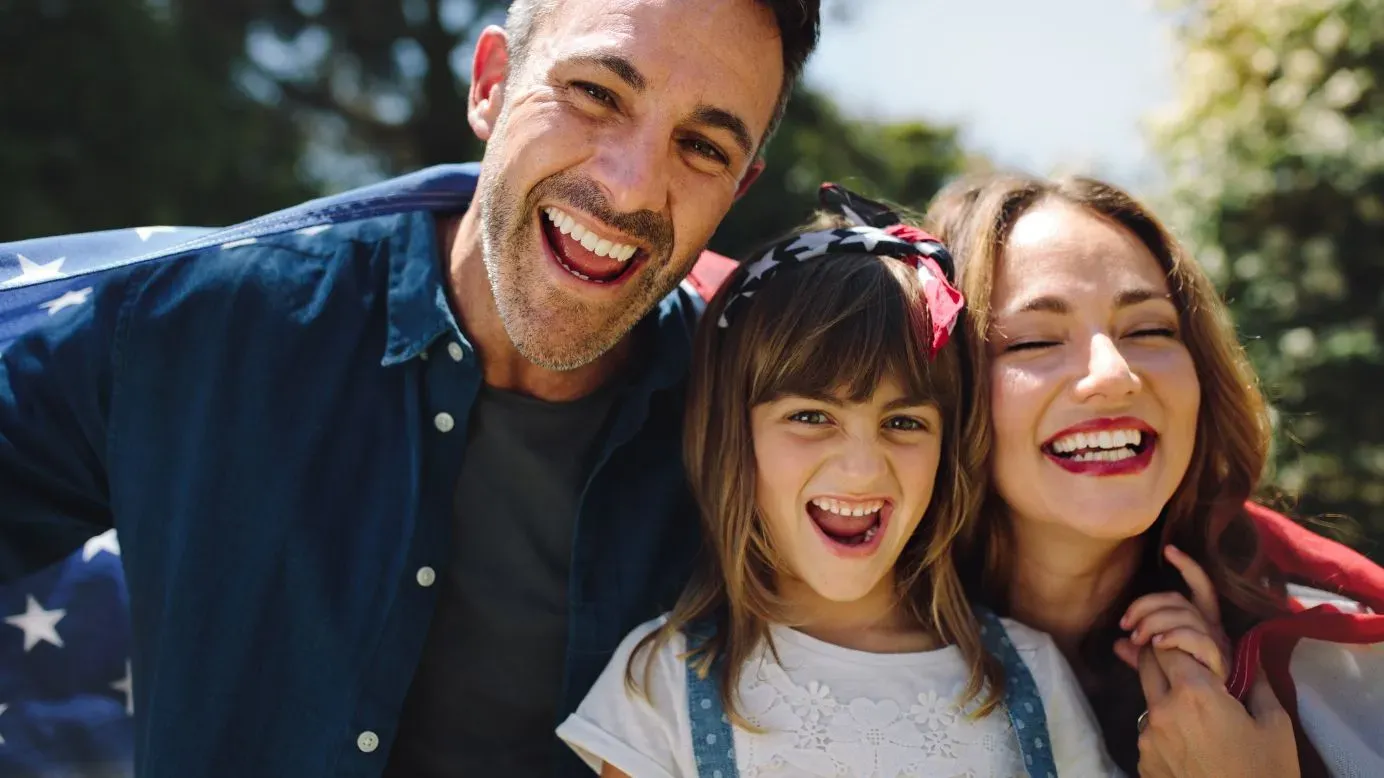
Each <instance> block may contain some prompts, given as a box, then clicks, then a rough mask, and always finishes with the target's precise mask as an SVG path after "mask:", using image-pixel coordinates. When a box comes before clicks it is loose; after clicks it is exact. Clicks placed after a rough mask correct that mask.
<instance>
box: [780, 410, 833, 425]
mask: <svg viewBox="0 0 1384 778" xmlns="http://www.w3.org/2000/svg"><path fill="white" fill-rule="evenodd" d="M788 420H789V421H796V422H799V423H801V424H826V423H827V422H828V421H829V419H828V418H827V415H826V414H825V413H822V412H821V411H798V412H797V413H794V414H792V415H791V416H789V417H788Z"/></svg>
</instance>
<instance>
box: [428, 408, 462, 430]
mask: <svg viewBox="0 0 1384 778" xmlns="http://www.w3.org/2000/svg"><path fill="white" fill-rule="evenodd" d="M456 425H457V422H456V419H453V418H452V414H450V413H446V412H443V413H439V414H437V415H436V416H434V417H433V426H435V427H437V428H438V429H439V430H441V431H442V432H451V431H452V428H453V427H455V426H456Z"/></svg>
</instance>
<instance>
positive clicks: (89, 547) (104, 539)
mask: <svg viewBox="0 0 1384 778" xmlns="http://www.w3.org/2000/svg"><path fill="white" fill-rule="evenodd" d="M102 551H109V552H110V553H112V554H114V555H115V556H120V541H119V540H116V539H115V530H113V529H108V530H106V531H105V532H102V533H101V534H100V535H97V536H96V537H94V538H90V539H89V540H87V542H86V543H84V544H82V561H83V562H90V561H91V559H92V557H94V556H96V555H97V554H99V553H101V552H102Z"/></svg>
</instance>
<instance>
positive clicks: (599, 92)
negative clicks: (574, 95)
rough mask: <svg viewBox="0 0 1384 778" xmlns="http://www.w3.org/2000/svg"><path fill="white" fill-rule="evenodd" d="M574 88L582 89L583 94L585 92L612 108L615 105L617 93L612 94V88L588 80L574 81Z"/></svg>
mask: <svg viewBox="0 0 1384 778" xmlns="http://www.w3.org/2000/svg"><path fill="white" fill-rule="evenodd" d="M572 88H574V89H579V90H581V92H582V94H585V95H586V96H587V97H589V98H591V99H592V100H595V101H596V102H598V103H600V104H601V105H604V106H608V107H612V108H613V107H614V106H615V95H613V94H611V93H610V90H608V89H606V88H605V87H603V86H597V85H596V84H592V83H590V82H587V81H573V82H572Z"/></svg>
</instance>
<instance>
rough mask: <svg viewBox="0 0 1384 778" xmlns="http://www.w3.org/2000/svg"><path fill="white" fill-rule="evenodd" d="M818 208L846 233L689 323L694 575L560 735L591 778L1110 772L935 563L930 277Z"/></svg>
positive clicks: (951, 382)
mask: <svg viewBox="0 0 1384 778" xmlns="http://www.w3.org/2000/svg"><path fill="white" fill-rule="evenodd" d="M823 200H824V203H826V204H827V205H828V206H830V207H833V208H835V209H836V210H837V211H839V212H841V213H845V214H850V215H851V216H852V217H853V218H854V219H855V221H856V224H855V226H850V225H849V224H848V223H846V222H845V221H843V220H841V219H840V218H837V217H826V218H827V220H828V228H826V229H818V230H813V231H807V232H802V233H799V234H796V235H794V236H791V237H790V238H789V239H787V240H785V241H783V242H781V243H778V244H776V245H774V246H771V247H769V248H768V249H767V250H766V251H765V252H763V253H762V254H760V255H759V256H757V257H756V258H754V259H753V260H751V261H749V262H746V263H744V264H743V265H742V266H740V267H739V268H738V269H737V270H736V271H735V273H733V274H732V276H731V277H730V278H729V279H728V281H727V283H726V285H725V286H724V287H723V288H722V289H721V291H720V292H719V293H718V294H717V295H716V297H715V298H714V299H713V300H712V301H711V303H710V305H709V308H708V310H707V312H706V314H705V316H704V317H703V319H702V323H701V327H700V330H699V332H698V335H697V342H696V345H695V351H694V362H693V375H692V382H691V388H690V396H689V412H688V416H687V421H686V427H685V431H686V435H685V443H684V448H685V460H686V463H687V467H688V471H689V474H690V478H691V484H692V488H693V491H694V493H695V495H696V497H697V500H698V503H699V505H700V507H701V512H702V517H703V524H704V529H705V535H706V538H707V539H708V544H709V546H710V553H709V554H707V555H705V557H704V565H703V567H702V568H701V570H700V572H699V574H698V576H697V577H696V578H695V579H694V580H693V582H692V584H691V585H690V586H689V588H688V589H687V591H686V592H685V593H684V595H683V597H682V599H681V600H680V602H679V603H678V605H677V607H676V608H675V609H674V610H673V612H672V613H671V614H668V615H665V616H664V617H662V618H660V619H657V620H655V621H652V622H650V623H647V624H645V625H643V626H641V627H639V628H638V629H636V630H635V631H634V632H633V633H631V634H630V635H629V636H628V637H627V638H626V639H625V641H624V642H623V643H622V645H621V646H620V648H619V649H618V651H617V652H616V654H615V656H614V658H613V659H612V660H611V662H610V664H609V665H608V666H607V668H606V670H605V672H604V674H603V675H602V676H601V678H600V679H599V680H598V681H597V682H596V684H595V686H594V687H593V688H592V689H591V691H590V693H589V694H588V696H587V697H586V699H585V701H584V702H583V703H582V705H581V706H580V707H579V709H578V710H577V711H576V713H574V714H573V715H572V716H571V717H570V718H568V719H567V721H566V722H564V723H563V724H562V726H561V727H559V729H558V734H559V736H560V737H562V738H563V739H564V740H565V741H566V742H567V743H568V744H569V745H570V746H571V747H572V748H574V749H575V750H576V751H577V752H578V753H579V754H580V755H581V756H582V758H583V759H585V760H586V761H587V763H588V764H590V765H591V767H592V768H593V769H595V770H597V771H599V772H601V774H602V775H603V776H624V775H630V776H636V778H665V777H671V776H683V777H685V778H697V777H698V776H700V777H701V778H731V777H732V776H735V775H739V776H745V777H747V778H748V777H750V776H779V775H783V776H787V775H794V776H799V775H813V776H843V775H850V776H860V777H861V778H867V777H869V776H879V777H880V778H898V777H899V776H924V775H926V776H933V775H942V776H954V775H955V776H959V775H987V776H990V775H994V776H1017V775H1023V774H1025V772H1027V773H1028V774H1030V775H1039V776H1048V775H1053V774H1056V772H1057V771H1058V770H1060V771H1061V772H1062V774H1064V775H1081V776H1091V775H1105V774H1108V772H1109V768H1108V765H1107V762H1106V758H1105V756H1104V751H1103V749H1102V748H1101V745H1100V741H1099V737H1098V735H1097V734H1096V733H1097V729H1096V727H1095V724H1094V722H1093V720H1092V717H1091V714H1090V712H1089V711H1088V710H1087V709H1086V707H1085V706H1084V702H1083V701H1082V698H1081V695H1080V692H1079V690H1078V687H1077V685H1076V682H1075V679H1074V678H1073V676H1072V674H1071V672H1070V669H1069V668H1068V667H1067V666H1066V665H1065V664H1064V663H1063V660H1062V658H1061V656H1060V654H1059V653H1058V652H1057V650H1056V649H1055V648H1054V646H1053V644H1052V643H1051V641H1049V640H1048V639H1047V638H1046V637H1045V636H1043V635H1041V634H1040V633H1037V632H1034V631H1032V630H1029V629H1026V628H1023V627H1021V626H1019V625H1018V624H1015V623H1013V622H1004V623H1003V624H1001V622H1000V620H999V619H996V618H995V617H994V616H993V615H991V614H989V613H988V612H979V613H977V614H974V615H973V613H972V611H971V609H970V607H969V606H968V604H967V602H966V600H965V596H964V594H963V593H962V590H961V586H960V581H959V578H958V575H957V571H956V568H955V566H954V565H953V563H952V561H951V555H950V550H951V545H952V542H953V540H954V539H955V538H956V537H957V535H958V534H959V533H961V532H962V531H963V530H964V529H965V524H966V522H967V521H968V518H969V517H970V515H971V513H972V509H973V503H974V501H975V498H976V495H977V491H978V489H977V485H976V483H975V475H976V473H977V472H978V471H979V467H980V463H981V461H982V460H983V455H982V452H980V451H979V450H976V449H975V448H974V447H968V446H967V440H968V438H967V436H966V435H965V433H964V432H963V419H964V415H963V406H964V399H965V394H964V393H965V391H966V389H965V383H964V380H963V372H962V370H963V365H962V362H961V354H960V353H959V349H958V347H957V346H955V345H951V346H948V345H946V342H947V339H948V336H949V334H950V332H951V329H952V326H953V325H954V323H955V322H956V320H957V318H958V316H959V315H960V312H961V297H960V295H959V293H957V292H956V290H955V289H953V288H952V287H951V285H950V283H949V282H948V280H947V278H948V276H949V275H950V273H951V259H950V257H949V256H948V255H947V254H946V251H945V250H944V249H943V248H942V247H941V245H940V244H938V243H936V242H935V241H933V240H932V239H931V238H930V237H929V236H927V235H926V234H924V233H921V232H920V231H917V230H915V229H912V228H909V227H906V226H904V225H901V224H899V223H898V218H897V217H896V216H894V215H893V214H892V213H890V212H889V211H887V210H886V209H884V208H883V207H882V206H879V205H878V204H875V203H871V202H869V201H867V200H864V199H863V198H859V197H858V196H855V195H852V194H851V193H849V192H846V191H845V190H843V189H841V188H839V187H834V186H830V185H828V186H826V187H823ZM865 219H869V222H870V224H864V223H863V222H864V220H865ZM884 227H887V229H883V228H884ZM976 616H980V621H979V624H977V618H976ZM1029 668H1031V669H1032V675H1030V674H1029ZM1035 677H1036V678H1037V680H1038V682H1037V685H1036V687H1035V685H1034V683H1033V678H1035ZM1001 708H1002V709H1003V712H1001V713H1000V715H993V714H995V713H996V712H999V711H1000V709H1001ZM1049 730H1050V732H1051V736H1052V737H1051V739H1049V738H1048V737H1047V735H1048V732H1049Z"/></svg>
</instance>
